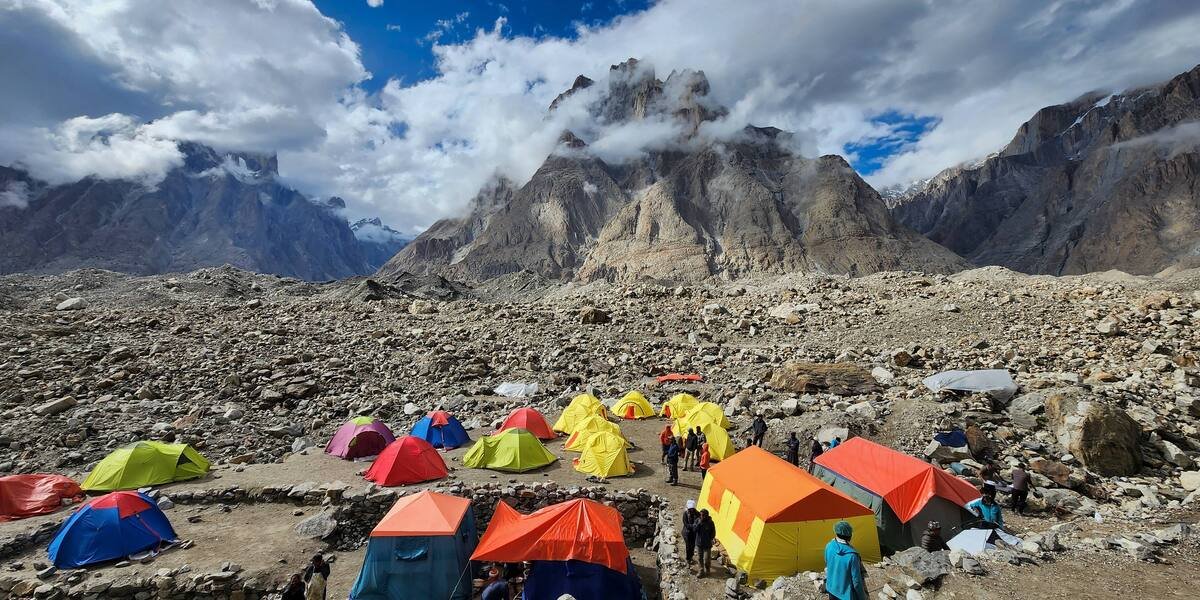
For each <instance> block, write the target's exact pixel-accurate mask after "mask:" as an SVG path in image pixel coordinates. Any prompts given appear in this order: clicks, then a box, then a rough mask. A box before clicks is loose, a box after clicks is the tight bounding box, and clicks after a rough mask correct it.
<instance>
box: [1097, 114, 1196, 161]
mask: <svg viewBox="0 0 1200 600" xmlns="http://www.w3.org/2000/svg"><path fill="white" fill-rule="evenodd" d="M1138 146H1155V147H1156V148H1157V149H1158V150H1160V151H1161V152H1162V153H1163V154H1164V155H1165V156H1166V158H1168V159H1172V158H1175V157H1176V156H1177V155H1179V154H1181V153H1183V152H1191V151H1194V150H1196V149H1197V147H1200V121H1188V122H1185V123H1180V124H1178V125H1175V126H1173V127H1167V128H1165V129H1160V130H1158V131H1155V132H1154V133H1151V134H1148V135H1143V136H1139V137H1135V138H1133V139H1131V140H1125V141H1123V142H1118V143H1116V144H1113V145H1112V146H1111V147H1110V148H1109V149H1110V150H1112V151H1120V150H1121V149H1122V148H1130V147H1138Z"/></svg>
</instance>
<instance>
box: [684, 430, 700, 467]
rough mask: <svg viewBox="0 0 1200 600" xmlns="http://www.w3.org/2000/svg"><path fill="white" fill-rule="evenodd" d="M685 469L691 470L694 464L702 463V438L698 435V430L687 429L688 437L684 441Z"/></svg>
mask: <svg viewBox="0 0 1200 600" xmlns="http://www.w3.org/2000/svg"><path fill="white" fill-rule="evenodd" d="M683 450H684V452H683V470H684V471H690V470H691V468H692V465H694V464H699V463H700V440H699V439H698V438H697V437H696V432H695V431H693V430H691V429H689V430H687V437H685V438H684V441H683Z"/></svg>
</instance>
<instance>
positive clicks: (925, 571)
mask: <svg viewBox="0 0 1200 600" xmlns="http://www.w3.org/2000/svg"><path fill="white" fill-rule="evenodd" d="M949 554H950V553H949V552H946V551H941V552H928V551H926V550H924V549H923V548H920V547H918V546H914V547H912V548H909V549H907V550H903V551H901V552H897V553H895V554H893V555H892V556H891V559H890V560H891V561H892V562H893V563H896V565H897V566H898V567H900V569H901V570H902V571H903V572H904V574H905V575H908V576H909V577H912V578H913V579H915V580H916V581H917V583H919V584H921V585H928V584H931V583H935V582H937V581H938V580H940V579H941V578H943V577H945V576H947V575H949V574H950V571H952V570H953V567H952V566H951V565H950V556H949Z"/></svg>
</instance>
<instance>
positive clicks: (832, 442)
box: [829, 435, 842, 450]
mask: <svg viewBox="0 0 1200 600" xmlns="http://www.w3.org/2000/svg"><path fill="white" fill-rule="evenodd" d="M840 443H842V438H840V437H838V436H836V435H835V436H833V439H832V440H829V449H830V450H833V449H834V448H837V447H838V444H840Z"/></svg>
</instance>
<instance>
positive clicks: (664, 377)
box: [655, 373, 704, 383]
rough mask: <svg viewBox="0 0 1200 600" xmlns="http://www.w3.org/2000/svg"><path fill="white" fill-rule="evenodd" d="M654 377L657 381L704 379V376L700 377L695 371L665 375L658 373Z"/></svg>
mask: <svg viewBox="0 0 1200 600" xmlns="http://www.w3.org/2000/svg"><path fill="white" fill-rule="evenodd" d="M655 379H657V380H658V382H659V383H667V382H668V381H704V377H701V376H700V375H699V374H697V373H686V374H684V373H667V374H666V375H659V376H658V377H655Z"/></svg>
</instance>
